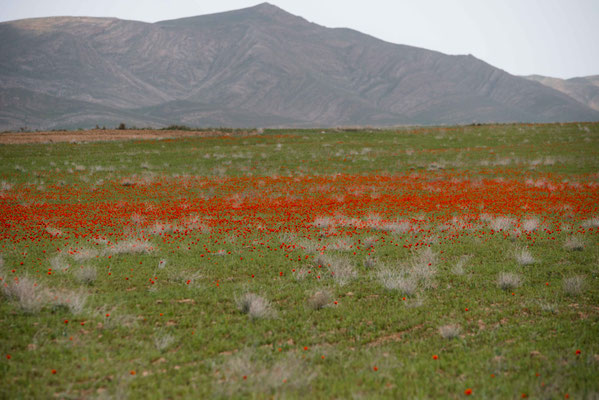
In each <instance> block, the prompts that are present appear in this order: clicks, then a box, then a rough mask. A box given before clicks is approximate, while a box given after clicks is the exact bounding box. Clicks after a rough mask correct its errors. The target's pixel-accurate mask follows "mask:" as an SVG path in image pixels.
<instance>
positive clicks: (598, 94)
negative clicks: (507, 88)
mask: <svg viewBox="0 0 599 400" xmlns="http://www.w3.org/2000/svg"><path fill="white" fill-rule="evenodd" d="M525 78H526V79H530V80H532V81H536V82H540V83H542V84H543V85H545V86H549V87H550V88H552V89H555V90H559V91H560V92H562V93H565V94H567V95H568V96H570V97H572V98H573V99H575V100H577V101H579V102H580V103H582V104H585V105H586V106H588V107H590V108H592V109H593V110H596V111H599V75H593V76H584V77H580V78H572V79H559V78H550V77H547V76H541V75H530V76H525Z"/></svg>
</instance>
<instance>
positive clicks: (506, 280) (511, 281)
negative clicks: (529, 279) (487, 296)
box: [497, 272, 521, 290]
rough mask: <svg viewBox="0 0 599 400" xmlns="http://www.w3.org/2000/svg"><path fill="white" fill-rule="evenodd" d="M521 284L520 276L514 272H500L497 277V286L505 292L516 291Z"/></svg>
mask: <svg viewBox="0 0 599 400" xmlns="http://www.w3.org/2000/svg"><path fill="white" fill-rule="evenodd" d="M520 282H521V279H520V276H519V275H517V274H514V273H512V272H500V273H499V275H498V276H497V286H499V287H500V288H501V289H503V290H509V289H515V288H517V287H518V286H520Z"/></svg>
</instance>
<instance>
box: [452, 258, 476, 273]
mask: <svg viewBox="0 0 599 400" xmlns="http://www.w3.org/2000/svg"><path fill="white" fill-rule="evenodd" d="M471 258H472V256H471V255H467V254H464V255H463V256H461V257H460V259H459V260H458V262H457V263H456V265H454V267H453V268H452V270H451V272H453V273H454V274H455V275H464V273H465V271H464V267H465V266H466V264H468V262H469V261H470V259H471Z"/></svg>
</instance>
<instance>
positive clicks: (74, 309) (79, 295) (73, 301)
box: [51, 290, 88, 315]
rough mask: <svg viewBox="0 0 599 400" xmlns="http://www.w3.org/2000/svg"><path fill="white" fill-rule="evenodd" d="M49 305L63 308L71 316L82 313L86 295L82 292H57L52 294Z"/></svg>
mask: <svg viewBox="0 0 599 400" xmlns="http://www.w3.org/2000/svg"><path fill="white" fill-rule="evenodd" d="M51 297H52V300H51V303H52V304H53V306H54V307H64V308H67V309H68V310H69V312H70V313H71V314H73V315H79V314H81V313H82V312H83V309H84V307H85V303H86V302H87V297H88V294H87V293H86V292H84V291H83V290H78V291H66V292H57V293H54V294H52V296H51Z"/></svg>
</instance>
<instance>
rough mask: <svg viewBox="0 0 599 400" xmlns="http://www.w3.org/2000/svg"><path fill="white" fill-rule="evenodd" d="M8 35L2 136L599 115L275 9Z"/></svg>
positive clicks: (1, 68) (8, 31)
mask: <svg viewBox="0 0 599 400" xmlns="http://www.w3.org/2000/svg"><path fill="white" fill-rule="evenodd" d="M0 39H1V40H0V54H3V55H4V57H3V58H2V59H1V60H0V92H4V94H2V95H0V130H5V129H15V128H19V127H20V126H23V125H26V126H27V127H30V128H41V129H49V128H59V127H66V128H77V127H84V128H85V127H90V126H95V125H107V126H110V125H115V124H118V123H119V122H125V123H127V124H136V125H138V126H148V125H151V126H156V127H160V126H166V125H170V124H187V125H191V126H208V125H210V124H214V123H216V124H220V125H222V126H230V127H244V126H264V127H268V126H277V127H282V126H298V127H311V126H322V127H325V126H343V125H351V126H392V125H402V124H459V123H472V122H566V121H577V120H599V112H598V111H595V110H592V109H590V108H589V107H587V106H585V105H583V104H581V103H580V102H579V101H577V100H574V99H573V98H572V97H570V96H568V95H566V94H564V93H562V92H560V91H558V90H555V89H553V88H549V87H547V86H544V85H542V84H541V83H538V82H532V81H530V80H527V79H524V78H521V77H515V76H512V75H510V74H508V73H507V72H505V71H503V70H500V69H497V68H495V67H493V66H491V65H489V64H487V63H486V62H484V61H482V60H479V59H477V58H475V57H473V56H471V55H445V54H443V53H440V52H436V51H432V50H426V49H420V48H417V47H412V46H408V45H401V44H393V43H389V42H385V41H382V40H379V39H377V38H374V37H372V36H369V35H365V34H362V33H360V32H358V31H354V30H351V29H348V28H326V27H323V26H320V25H317V24H315V23H312V22H309V21H307V20H306V19H304V18H302V17H298V16H295V15H292V14H290V13H287V12H286V11H284V10H281V9H280V8H278V7H276V6H274V5H272V4H269V3H262V4H259V5H257V6H254V7H249V8H245V9H241V10H234V11H228V12H224V13H216V14H208V15H201V16H195V17H188V18H181V19H175V20H165V21H158V22H156V23H146V22H138V21H127V20H120V19H116V18H91V17H50V18H38V19H31V20H18V21H10V22H4V23H0ZM17 89H20V90H23V91H26V92H17V91H16V90H17ZM16 93H21V97H19V96H18V95H16ZM26 93H27V94H26ZM34 94H37V95H34ZM44 96H48V97H44ZM23 98H26V99H28V100H27V101H25V100H23ZM20 102H21V103H24V104H25V105H27V107H24V106H23V104H21V103H20ZM77 102H80V106H77ZM53 103H55V104H56V105H57V106H56V107H55V108H57V110H52V107H53ZM67 104H70V105H71V106H72V107H73V109H72V110H69V109H68V107H67ZM58 105H60V107H58ZM94 105H95V106H96V107H97V110H96V111H94ZM194 105H195V107H196V108H194ZM11 110H12V111H11ZM24 110H26V111H27V112H24ZM41 115H44V116H46V117H44V118H41V117H40V116H41ZM146 121H147V122H146ZM248 124H250V125H248Z"/></svg>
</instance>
